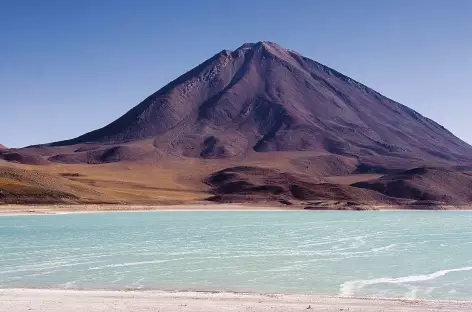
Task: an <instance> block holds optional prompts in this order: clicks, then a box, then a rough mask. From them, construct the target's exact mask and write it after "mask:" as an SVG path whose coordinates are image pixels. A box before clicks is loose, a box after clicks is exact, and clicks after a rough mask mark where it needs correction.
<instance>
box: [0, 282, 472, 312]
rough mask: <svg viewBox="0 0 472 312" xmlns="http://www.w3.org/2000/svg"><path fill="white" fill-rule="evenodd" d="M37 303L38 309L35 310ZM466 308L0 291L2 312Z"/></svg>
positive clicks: (468, 304)
mask: <svg viewBox="0 0 472 312" xmlns="http://www.w3.org/2000/svg"><path fill="white" fill-rule="evenodd" d="M38 307H40V309H38ZM248 310H250V311H261V312H266V311H267V312H268V311H280V312H282V311H303V310H313V311H325V312H331V311H333V312H334V311H350V312H352V311H359V312H360V311H364V312H374V311H376V312H379V311H384V312H390V311H392V312H393V311H396V312H403V311H404V312H406V311H418V312H419V311H434V310H441V311H443V312H452V311H472V301H458V300H421V299H420V300H408V299H389V298H353V297H336V296H323V295H296V294H258V293H233V292H205V291H201V292H199V291H188V292H185V291H154V290H153V291H150V290H143V291H136V290H132V291H127V290H120V291H111V290H60V289H25V288H5V289H0V312H7V311H15V312H22V311H48V312H68V311H90V312H91V311H102V312H111V311H123V312H132V311H133V312H144V311H160V312H165V311H169V312H176V311H209V312H212V311H215V312H216V311H248Z"/></svg>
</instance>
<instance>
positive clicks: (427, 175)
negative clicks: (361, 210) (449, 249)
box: [352, 167, 472, 204]
mask: <svg viewBox="0 0 472 312" xmlns="http://www.w3.org/2000/svg"><path fill="white" fill-rule="evenodd" d="M352 186H354V187H358V188H362V189H368V190H373V191H376V192H379V193H382V194H384V195H386V196H391V197H396V198H405V199H414V200H420V201H433V202H440V203H443V204H464V203H470V202H471V201H472V176H471V175H470V174H467V173H462V172H455V171H451V170H447V169H444V168H425V167H421V168H415V169H411V170H407V171H404V172H400V173H395V174H387V175H385V176H382V177H380V178H378V179H374V180H370V181H365V182H358V183H355V184H353V185H352Z"/></svg>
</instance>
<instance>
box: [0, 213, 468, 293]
mask: <svg viewBox="0 0 472 312" xmlns="http://www.w3.org/2000/svg"><path fill="white" fill-rule="evenodd" d="M0 287H2V288H13V287H28V288H61V289H158V290H220V291H247V292H263V293H273V292H277V293H309V294H328V295H343V296H381V297H402V298H425V299H426V298H427V299H472V212H425V211H396V212H393V211H392V212H387V211H386V212H313V211H293V212H290V211H204V212H203V211H180V212H179V211H160V212H117V213H84V214H62V215H28V216H1V217H0Z"/></svg>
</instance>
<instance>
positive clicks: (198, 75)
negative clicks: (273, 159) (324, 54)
mask: <svg viewBox="0 0 472 312" xmlns="http://www.w3.org/2000/svg"><path fill="white" fill-rule="evenodd" d="M143 139H152V140H153V144H154V147H155V148H156V150H158V151H159V152H158V153H155V154H153V155H157V154H159V155H160V154H171V155H179V156H187V157H198V158H222V157H233V156H241V155H247V154H248V153H252V152H271V151H289V152H297V151H313V152H320V153H329V154H337V155H345V156H350V157H356V158H358V159H364V158H365V159H369V158H375V157H379V156H380V157H387V156H388V158H390V159H392V158H398V159H405V158H407V159H411V160H419V161H421V162H428V163H429V162H431V163H438V162H442V163H444V162H447V163H457V162H464V161H466V162H467V161H469V160H470V159H472V147H471V146H469V145H468V144H466V143H465V142H463V141H461V140H460V139H458V138H457V137H455V136H454V135H453V134H452V133H450V132H449V131H448V130H446V129H445V128H444V127H442V126H440V125H439V124H437V123H436V122H434V121H432V120H430V119H428V118H426V117H424V116H422V115H420V114H419V113H417V112H416V111H414V110H412V109H410V108H408V107H406V106H404V105H401V104H399V103H397V102H395V101H392V100H390V99H388V98H386V97H385V96H382V95H381V94H379V93H378V92H376V91H374V90H372V89H370V88H368V87H366V86H365V85H363V84H361V83H359V82H357V81H355V80H353V79H351V78H349V77H346V76H344V75H342V74H340V73H339V72H337V71H335V70H333V69H331V68H329V67H327V66H324V65H322V64H320V63H317V62H315V61H313V60H311V59H309V58H306V57H304V56H302V55H300V54H299V53H297V52H295V51H292V50H288V49H285V48H282V47H280V46H279V45H277V44H275V43H272V42H265V41H261V42H257V43H249V44H244V45H242V46H241V47H239V48H238V49H237V50H235V51H228V50H223V51H221V52H220V53H218V54H216V55H215V56H213V57H212V58H210V59H209V60H207V61H205V62H204V63H202V64H200V65H199V66H197V67H196V68H194V69H192V70H190V71H189V72H187V73H186V74H184V75H182V76H181V77H179V78H177V79H176V80H174V81H172V82H171V83H169V84H168V85H166V86H165V87H163V88H162V89H160V90H159V91H157V92H156V93H154V94H152V95H151V96H149V97H148V98H146V99H145V100H144V101H143V102H141V103H140V104H139V105H137V106H136V107H134V108H132V109H131V110H130V111H129V112H127V113H126V114H125V115H123V116H122V117H120V118H119V119H118V120H116V121H114V122H112V123H110V124H109V125H107V126H105V127H103V128H101V129H98V130H95V131H92V132H89V133H87V134H84V135H82V136H80V137H78V138H75V139H71V140H67V141H61V142H56V143H52V144H48V145H47V146H50V147H56V146H68V145H83V144H85V143H87V146H89V147H87V148H78V149H76V150H75V152H74V154H75V155H57V156H56V157H54V158H52V159H51V160H53V161H61V162H68V161H79V162H81V161H82V162H87V159H89V160H90V159H91V158H93V159H95V158H97V157H98V158H99V159H102V160H104V161H115V160H118V159H120V157H119V155H122V157H121V158H124V159H127V155H128V158H133V157H132V156H129V155H131V154H133V153H138V154H139V152H136V151H133V148H127V147H126V146H127V144H126V143H129V142H132V141H137V140H143ZM104 145H106V146H110V147H112V148H111V149H106V150H102V147H103V146H104ZM91 146H95V147H91ZM93 149H99V151H98V152H97V151H95V152H93V151H92V150H93ZM77 153H82V154H83V157H77V156H78V155H77ZM93 153H98V154H99V156H97V155H94V154H93ZM86 154H87V155H86ZM141 154H142V155H143V157H145V156H144V155H147V157H149V153H148V152H147V153H146V152H143V153H141ZM116 155H118V156H116Z"/></svg>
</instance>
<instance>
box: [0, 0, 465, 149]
mask: <svg viewBox="0 0 472 312" xmlns="http://www.w3.org/2000/svg"><path fill="white" fill-rule="evenodd" d="M259 40H269V41H274V42H277V43H279V44H280V45H282V46H285V47H287V48H291V49H294V50H297V51H299V52H300V53H302V54H304V55H305V56H307V57H310V58H312V59H314V60H317V61H319V62H321V63H323V64H326V65H328V66H331V67H333V68H335V69H337V70H339V71H341V72H342V73H344V74H347V75H348V76H350V77H352V78H354V79H356V80H359V81H361V82H363V83H365V84H366V85H368V86H370V87H372V88H374V89H375V90H377V91H379V92H381V93H383V94H384V95H386V96H388V97H390V98H392V99H394V100H396V101H398V102H401V103H403V104H405V105H408V106H410V107H412V108H413V109H416V110H417V111H419V112H420V113H422V114H423V115H426V116H428V117H430V118H433V119H435V120H436V121H438V122H439V123H441V124H442V125H444V126H445V127H447V128H449V129H450V130H451V131H452V132H453V133H455V134H456V135H457V136H459V137H460V138H462V139H464V140H466V141H468V142H470V143H472V124H471V122H470V120H471V117H472V83H471V81H472V1H470V0H451V1H447V0H442V1H437V0H382V1H379V0H358V1H355V0H345V1H342V0H329V1H328V0H324V1H323V0H319V1H315V0H297V1H289V0H285V1H282V0H240V1H217V0H201V1H193V0H187V1H157V0H156V1H154V0H149V1H146V0H137V1H121V0H113V1H112V0H80V1H61V0H57V1H51V0H41V1H37V0H30V1H26V0H0V143H1V144H4V145H7V146H10V147H20V146H25V145H29V144H37V143H46V142H51V141H56V140H61V139H69V138H72V137H75V136H78V135H80V134H83V133H85V132H87V131H90V130H94V129H96V128H99V127H102V126H104V125H106V124H108V123H109V122H111V121H113V120H114V119H116V118H117V117H119V116H120V115H122V114H123V113H125V112H126V111H128V110H129V109H131V108H132V107H133V106H135V105H137V104H138V103H139V102H140V101H141V100H143V99H144V98H145V97H147V96H148V95H149V94H151V93H153V92H154V91H156V90H158V89H159V88H161V87H162V86H163V85H165V84H166V83H167V82H169V81H170V80H172V79H174V78H176V77H177V76H179V75H181V74H183V73H184V72H185V71H187V70H189V69H191V68H192V67H194V66H196V65H198V64H199V63H201V62H202V61H204V60H205V59H207V58H209V57H210V56H212V55H213V54H215V53H217V52H219V51H220V50H222V49H235V48H237V47H238V46H240V45H241V44H242V43H244V42H255V41H259Z"/></svg>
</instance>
